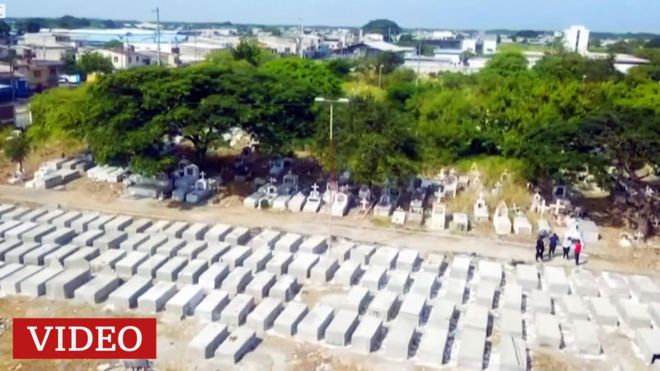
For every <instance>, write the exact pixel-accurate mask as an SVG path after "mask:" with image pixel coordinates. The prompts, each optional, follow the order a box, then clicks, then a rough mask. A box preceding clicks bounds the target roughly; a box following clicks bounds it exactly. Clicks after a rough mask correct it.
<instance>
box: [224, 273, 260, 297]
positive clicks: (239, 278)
mask: <svg viewBox="0 0 660 371" xmlns="http://www.w3.org/2000/svg"><path fill="white" fill-rule="evenodd" d="M251 280H252V271H250V270H249V269H247V268H245V267H237V268H235V269H234V270H232V271H230V272H229V275H227V277H225V279H224V280H223V281H222V285H221V286H220V287H221V289H222V290H223V291H227V292H228V293H229V295H236V294H238V293H241V292H243V290H245V287H246V286H247V285H248V283H250V281H251Z"/></svg>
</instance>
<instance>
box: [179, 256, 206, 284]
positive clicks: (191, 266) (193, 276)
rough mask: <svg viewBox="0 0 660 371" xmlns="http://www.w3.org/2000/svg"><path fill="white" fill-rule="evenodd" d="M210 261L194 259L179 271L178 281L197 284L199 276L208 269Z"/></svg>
mask: <svg viewBox="0 0 660 371" xmlns="http://www.w3.org/2000/svg"><path fill="white" fill-rule="evenodd" d="M208 266H209V263H208V262H207V261H206V260H201V259H193V260H191V261H189V262H188V264H187V265H186V266H185V268H183V270H182V271H181V272H179V277H178V279H177V280H178V282H179V283H183V284H189V285H193V284H197V283H198V282H199V277H200V276H201V275H202V274H203V273H204V271H206V269H207V268H208Z"/></svg>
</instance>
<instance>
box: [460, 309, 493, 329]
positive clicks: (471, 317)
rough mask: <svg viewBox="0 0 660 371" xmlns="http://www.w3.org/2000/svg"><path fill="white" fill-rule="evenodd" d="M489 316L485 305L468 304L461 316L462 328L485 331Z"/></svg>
mask: <svg viewBox="0 0 660 371" xmlns="http://www.w3.org/2000/svg"><path fill="white" fill-rule="evenodd" d="M489 316H490V314H489V311H488V308H487V307H484V306H481V305H477V304H470V305H469V306H468V307H467V309H466V310H465V316H464V317H462V318H461V322H463V329H466V328H472V329H475V330H479V331H483V332H484V333H487V331H488V317H489Z"/></svg>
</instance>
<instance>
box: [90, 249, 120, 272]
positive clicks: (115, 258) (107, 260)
mask: <svg viewBox="0 0 660 371" xmlns="http://www.w3.org/2000/svg"><path fill="white" fill-rule="evenodd" d="M125 256H126V251H124V250H108V251H106V252H104V253H102V254H101V255H99V256H97V257H96V258H94V259H92V260H91V261H90V262H89V269H90V270H91V271H92V273H97V272H101V271H107V272H111V271H113V270H114V269H115V265H116V264H117V262H119V261H120V260H121V259H123V258H124V257H125Z"/></svg>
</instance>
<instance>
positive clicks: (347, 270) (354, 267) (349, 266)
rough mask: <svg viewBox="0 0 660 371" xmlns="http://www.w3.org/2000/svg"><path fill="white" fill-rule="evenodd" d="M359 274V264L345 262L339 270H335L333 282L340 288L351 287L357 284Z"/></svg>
mask: <svg viewBox="0 0 660 371" xmlns="http://www.w3.org/2000/svg"><path fill="white" fill-rule="evenodd" d="M361 272H362V269H361V265H360V263H359V262H357V261H354V260H347V261H345V262H343V263H342V264H341V265H340V266H339V269H337V272H336V273H335V278H334V282H335V283H336V284H339V285H342V286H351V285H353V284H354V283H355V282H357V279H358V277H359V276H360V273H361Z"/></svg>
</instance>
